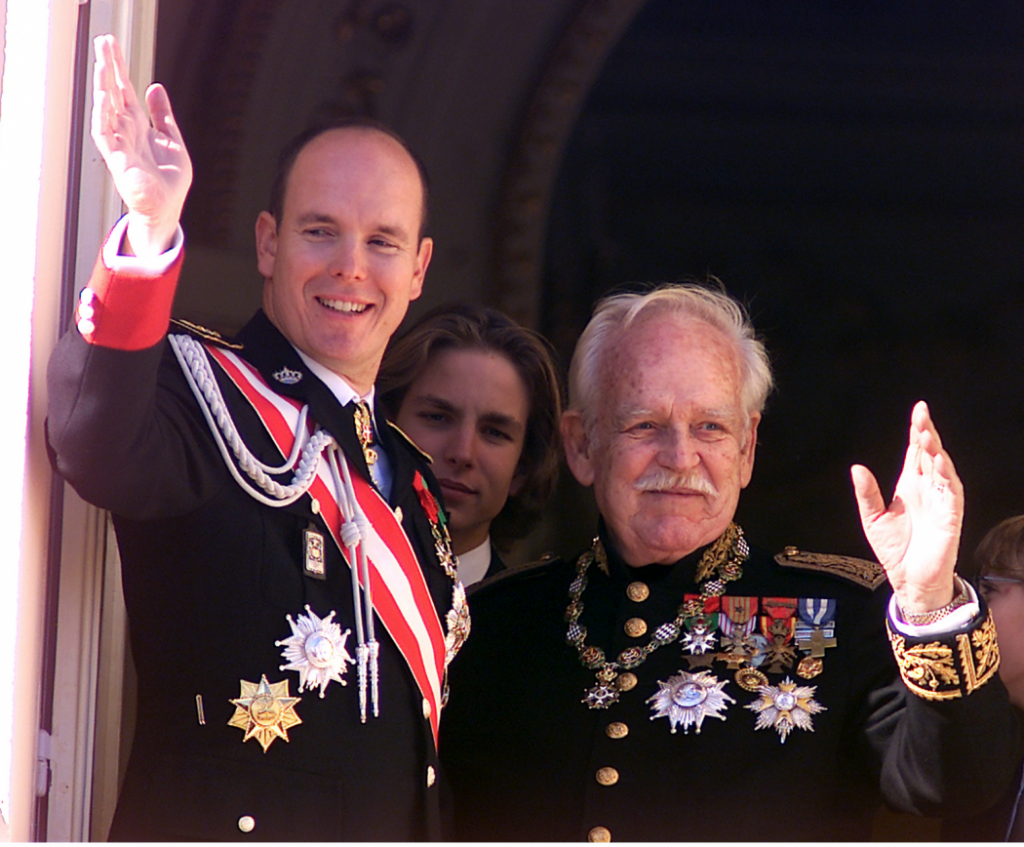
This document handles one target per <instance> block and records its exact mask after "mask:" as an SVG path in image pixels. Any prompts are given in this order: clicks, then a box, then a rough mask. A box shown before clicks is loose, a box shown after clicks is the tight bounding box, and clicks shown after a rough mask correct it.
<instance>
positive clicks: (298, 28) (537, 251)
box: [156, 0, 643, 329]
mask: <svg viewBox="0 0 1024 847" xmlns="http://www.w3.org/2000/svg"><path fill="white" fill-rule="evenodd" d="M642 5H643V0H582V2H581V0H518V2H516V3H514V4H512V3H509V2H508V0H406V2H392V1H391V0H383V2H372V0H371V2H367V0H349V2H341V3H339V2H338V0H221V2H212V0H175V2H174V3H169V2H165V3H164V4H163V5H162V6H161V8H160V21H159V33H158V41H157V70H156V77H157V79H160V80H161V81H163V82H164V83H165V84H166V85H167V87H168V89H169V91H170V93H171V97H172V101H173V102H174V103H175V106H176V111H177V114H178V118H179V122H180V123H181V125H182V128H183V132H184V133H185V138H186V142H187V143H188V145H189V147H190V150H191V151H192V155H193V159H194V162H195V182H194V186H193V189H192V193H191V195H190V198H189V203H188V206H187V207H186V212H185V227H186V233H187V237H188V239H189V250H188V260H187V263H186V268H185V272H184V275H183V281H182V287H181V290H180V292H179V297H178V302H177V304H176V309H177V311H178V312H179V313H187V314H189V315H190V316H192V317H194V318H195V319H197V320H203V321H206V322H208V323H211V324H213V325H215V326H219V327H223V328H225V329H232V328H234V327H237V326H239V325H240V324H241V323H242V322H243V321H244V320H245V319H246V318H247V317H248V315H249V314H250V313H251V312H252V311H253V309H254V308H255V307H256V306H257V305H258V300H259V290H260V285H259V279H258V277H257V276H256V273H255V267H254V260H253V248H252V227H253V222H254V221H255V218H256V215H257V214H258V212H259V211H260V210H261V209H262V208H263V204H264V202H265V197H266V194H267V190H268V186H269V183H270V180H271V174H272V168H273V163H274V161H275V159H276V156H277V151H278V150H279V149H280V148H281V147H282V146H283V145H284V144H285V143H286V142H287V140H288V139H289V138H290V137H291V136H293V135H294V134H295V133H297V132H298V131H300V130H301V129H302V128H303V127H305V126H306V125H308V124H309V123H311V122H313V121H315V120H316V119H318V118H323V117H327V116H332V115H350V114H364V115H369V116H372V117H374V118H377V119H378V120H381V121H383V122H384V123H386V124H388V125H390V126H392V127H393V128H394V129H396V130H397V131H398V132H399V133H400V134H402V135H403V136H404V137H405V138H406V139H407V140H408V141H409V143H410V145H411V146H412V147H413V148H414V149H415V150H416V151H417V152H418V153H419V155H420V156H421V157H422V158H423V160H424V161H425V163H426V165H427V168H428V171H429V172H430V175H431V182H432V186H431V188H432V196H431V234H432V235H433V236H434V239H435V251H434V260H433V264H432V266H431V269H430V272H429V274H428V280H427V288H426V291H425V293H424V296H423V298H422V299H421V301H420V302H419V303H417V304H414V308H413V313H414V314H415V313H417V312H419V311H422V310H424V309H426V308H428V307H429V306H432V305H436V304H437V303H441V302H446V301H450V300H472V301H478V302H488V303H491V304H494V305H498V306H500V307H502V308H504V309H506V310H507V311H509V312H510V313H512V314H513V315H514V316H516V317H517V318H518V319H519V320H521V321H523V322H524V323H528V324H535V323H536V320H537V312H538V309H539V304H540V297H539V292H538V285H539V278H540V265H541V261H540V257H541V256H542V253H543V236H544V223H545V220H546V209H547V200H548V195H549V193H550V189H551V184H552V182H553V180H554V178H555V176H556V172H557V168H558V164H559V162H560V160H561V153H562V150H563V148H564V145H565V143H566V140H567V137H568V134H569V132H570V131H571V128H572V122H573V119H574V117H575V115H576V114H577V112H578V110H579V108H580V105H581V104H582V102H583V99H584V98H585V96H586V93H587V92H588V91H589V88H590V84H591V83H592V81H593V79H594V78H595V77H596V75H597V74H598V73H599V72H600V68H601V66H602V62H603V59H604V57H605V56H606V54H607V52H608V50H609V49H610V48H611V47H612V46H613V45H614V44H615V42H616V41H617V39H618V37H619V36H620V35H621V33H622V32H623V30H624V29H625V28H626V27H627V26H628V24H629V22H630V20H632V17H633V16H634V15H635V14H636V12H637V11H638V10H639V8H640V7H641V6H642Z"/></svg>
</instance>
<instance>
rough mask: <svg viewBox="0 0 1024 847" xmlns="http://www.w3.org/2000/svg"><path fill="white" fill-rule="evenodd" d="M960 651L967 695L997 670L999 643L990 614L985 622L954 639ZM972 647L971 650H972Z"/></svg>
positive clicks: (990, 613)
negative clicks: (972, 630)
mask: <svg viewBox="0 0 1024 847" xmlns="http://www.w3.org/2000/svg"><path fill="white" fill-rule="evenodd" d="M956 642H957V647H958V648H959V650H960V666H961V667H962V668H963V670H964V680H965V683H966V687H967V693H968V694H970V693H971V692H972V691H974V690H975V689H976V688H980V687H981V686H982V685H984V684H985V683H986V682H988V681H989V680H990V679H991V678H992V677H993V676H994V675H995V673H996V671H998V670H999V643H998V642H997V641H996V626H995V623H994V622H993V620H992V612H989V613H988V617H987V618H985V622H984V623H983V624H982V625H981V626H980V627H978V629H976V630H974V632H972V633H970V635H968V634H967V633H961V634H960V635H958V636H957V637H956ZM972 645H973V648H974V649H973V650H972Z"/></svg>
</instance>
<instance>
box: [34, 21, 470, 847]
mask: <svg viewBox="0 0 1024 847" xmlns="http://www.w3.org/2000/svg"><path fill="white" fill-rule="evenodd" d="M95 49H96V64H95V72H94V111H93V118H92V120H93V124H92V132H93V138H94V140H95V142H96V145H97V147H98V148H99V150H100V152H101V153H102V155H103V158H104V159H105V161H106V163H107V166H108V169H109V170H110V173H111V176H112V177H113V180H114V184H115V186H116V188H117V190H118V192H119V193H120V195H121V197H122V199H123V200H124V202H125V205H126V206H127V214H126V216H125V217H124V218H123V219H122V221H121V222H120V223H118V225H117V226H116V227H115V228H114V229H113V231H112V232H111V234H110V236H109V237H108V239H107V241H106V243H105V244H104V246H103V249H102V253H101V256H100V258H99V260H98V262H97V264H96V266H95V270H94V273H93V275H92V278H91V279H90V281H89V283H88V285H87V286H86V287H85V289H84V290H83V291H82V294H81V298H80V300H79V303H78V306H77V310H76V315H75V322H76V324H75V326H74V327H73V328H71V330H70V331H69V332H67V333H66V334H65V336H64V337H63V338H62V340H61V341H60V343H59V345H58V347H57V348H56V350H55V352H54V354H53V356H52V358H51V362H50V367H49V390H50V408H49V416H48V439H49V444H50V448H51V451H52V456H53V461H54V463H55V465H56V467H57V469H58V470H59V472H60V473H61V474H62V475H63V476H64V477H65V478H66V479H67V480H68V481H69V482H70V483H71V484H72V485H73V486H74V487H75V489H76V490H77V491H78V492H79V493H80V494H81V496H82V497H84V498H85V499H86V500H88V501H89V502H92V503H94V504H96V505H98V506H100V507H103V508H106V509H108V510H110V512H111V513H112V515H113V521H114V526H115V530H116V533H117V542H118V547H119V550H120V554H121V561H122V575H123V583H124V593H125V602H126V604H127V610H128V619H129V627H130V637H131V645H132V652H133V655H134V659H135V663H136V667H137V671H138V712H137V726H136V731H135V736H134V741H133V745H132V750H131V757H130V761H129V763H128V766H127V772H126V775H125V778H124V785H123V789H122V791H121V794H120V797H119V800H118V804H117V809H116V812H115V815H114V821H113V825H112V829H111V832H110V838H111V839H112V840H159V841H164V840H190V841H213V840H231V839H255V840H273V841H311V840H334V841H365V840H386V841H410V840H419V839H439V838H444V837H446V836H448V835H449V832H450V830H449V829H448V822H449V821H450V806H449V805H448V803H447V801H446V796H447V795H446V791H447V788H446V786H445V785H444V784H443V779H442V774H441V772H440V767H439V762H438V758H437V753H436V739H437V732H438V727H439V720H440V712H441V708H442V706H443V704H444V701H445V698H446V672H447V665H448V662H449V661H450V660H451V658H452V657H453V656H454V655H455V653H456V652H457V651H458V649H459V647H460V645H461V642H462V641H463V640H464V638H465V635H466V633H467V632H468V628H469V621H468V610H467V608H466V602H465V592H464V590H463V589H462V587H461V585H460V584H459V583H458V581H457V578H456V574H455V564H454V556H453V554H452V552H451V546H450V541H449V539H448V537H447V535H446V533H445V530H444V522H443V520H442V517H441V513H440V506H439V498H440V490H439V488H438V486H437V483H436V481H435V480H434V478H433V477H432V475H431V473H430V470H429V461H428V459H427V458H426V457H425V456H424V455H423V454H422V453H421V452H420V451H419V450H418V449H417V448H416V447H415V446H414V445H412V444H411V443H410V442H409V441H408V440H407V439H405V438H404V437H403V436H402V435H401V433H399V432H398V431H397V430H394V429H393V428H392V427H390V426H389V425H387V424H386V422H385V421H384V419H383V417H380V416H375V414H374V380H375V378H376V374H377V369H378V366H379V364H380V360H381V357H382V355H383V353H384V349H385V346H386V345H387V342H388V340H389V338H390V337H391V335H392V333H393V332H394V331H395V329H396V328H397V327H398V325H399V323H400V322H401V320H402V318H403V317H404V315H405V313H406V309H407V307H408V304H409V301H410V300H413V299H415V298H416V297H418V296H419V294H420V292H421V290H422V286H423V281H424V275H425V274H426V271H427V266H428V264H429V262H430V257H431V251H432V241H431V239H430V238H427V237H425V236H424V233H423V227H424V225H425V222H426V200H427V196H426V195H427V185H426V179H425V175H424V173H423V170H422V167H421V166H420V165H419V164H418V163H417V161H416V159H415V158H414V157H413V155H412V154H411V153H410V152H409V150H408V149H407V148H406V146H405V145H404V143H402V142H401V141H400V140H399V139H398V137H397V136H395V135H394V134H393V133H392V132H391V131H389V130H387V129H385V128H383V127H381V126H379V125H376V124H371V123H368V122H360V121H350V122H347V123H339V124H336V125H331V126H326V127H316V128H313V129H311V130H309V131H307V132H305V133H303V134H301V135H300V136H298V137H297V138H296V139H295V140H294V141H293V142H292V144H290V145H289V146H288V147H287V148H286V149H285V151H284V152H283V153H282V157H281V161H280V163H279V170H278V174H277V178H276V180H275V184H274V187H273V190H272V192H271V195H272V196H271V201H270V205H269V207H268V209H267V210H266V211H264V212H261V213H260V215H259V217H258V219H257V221H256V259H257V266H258V269H259V273H260V274H261V276H262V277H263V308H262V309H261V310H260V311H258V312H257V314H256V315H255V316H254V317H253V318H252V320H251V321H250V322H249V323H248V324H247V325H246V326H245V327H244V328H243V329H242V331H241V332H240V333H239V335H238V336H237V337H236V338H234V339H225V338H221V337H219V336H218V335H217V334H216V333H212V332H210V331H207V330H204V329H202V328H201V327H197V326H194V325H190V324H186V323H180V322H171V321H170V311H171V303H172V300H173V296H174V291H175V285H176V283H177V279H178V274H179V271H180V268H181V264H182V259H183V255H184V248H183V246H182V243H183V235H182V232H181V229H180V227H179V224H178V220H179V218H180V215H181V209H182V205H183V203H184V200H185V197H186V194H187V192H188V188H189V185H190V182H191V164H190V159H189V155H188V152H187V150H186V148H185V144H184V142H183V140H182V137H181V133H180V132H179V130H178V127H177V125H176V123H175V120H174V116H173V113H172V111H171V105H170V101H169V98H168V95H167V93H166V91H165V90H164V89H163V87H162V86H160V85H154V86H152V87H150V89H149V90H148V91H147V92H146V97H145V104H142V103H140V102H139V100H138V98H137V96H136V93H135V91H134V90H133V88H132V85H131V83H130V81H129V79H128V73H127V68H126V66H125V62H124V58H123V57H122V55H121V51H120V48H119V46H118V45H117V43H116V41H115V40H114V39H113V38H112V37H111V36H101V37H99V38H98V39H96V41H95ZM151 122H152V123H151Z"/></svg>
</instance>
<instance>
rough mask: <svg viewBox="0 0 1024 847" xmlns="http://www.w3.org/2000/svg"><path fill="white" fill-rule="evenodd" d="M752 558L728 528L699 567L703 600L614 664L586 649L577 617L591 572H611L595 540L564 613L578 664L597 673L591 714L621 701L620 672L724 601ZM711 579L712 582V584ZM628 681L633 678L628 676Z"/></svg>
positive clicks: (736, 531) (587, 699)
mask: <svg viewBox="0 0 1024 847" xmlns="http://www.w3.org/2000/svg"><path fill="white" fill-rule="evenodd" d="M749 555H750V547H749V546H748V545H747V541H746V539H745V538H744V537H743V530H742V529H740V528H739V527H738V526H736V524H734V523H730V524H729V527H728V528H727V529H726V531H725V532H724V533H722V535H721V536H720V537H719V538H718V540H717V541H715V542H714V544H712V545H711V546H710V547H708V549H707V550H706V551H704V555H703V556H702V557H701V560H700V563H699V564H698V565H697V575H696V579H697V582H700V583H703V584H702V585H701V586H700V597H699V598H695V599H692V600H687V601H686V602H684V603H683V604H682V605H681V606H680V607H679V611H678V613H677V614H676V617H675V620H672V621H669V622H668V623H663V624H662V625H661V626H659V627H658V628H657V629H656V630H655V631H654V634H653V635H652V636H651V640H650V641H649V642H648V643H647V644H646V645H645V646H643V647H627V648H626V649H625V650H623V651H622V652H621V653H619V655H618V658H617V659H616V660H615V661H608V659H607V658H606V657H605V654H604V651H603V650H602V649H601V648H600V647H593V646H587V643H586V640H587V628H586V627H585V626H581V625H580V623H579V617H580V615H581V614H582V613H583V599H582V598H583V592H584V591H585V590H586V588H587V571H588V570H589V568H590V566H591V565H592V564H593V563H594V562H595V560H596V561H597V562H598V566H599V567H601V569H602V570H607V568H608V557H607V554H606V553H605V550H604V545H603V544H602V543H601V541H600V539H598V538H595V539H594V543H593V545H592V546H591V549H589V550H587V551H586V552H584V553H583V555H581V556H580V558H579V560H578V561H577V562H576V578H575V579H574V580H573V581H572V584H571V585H570V586H569V605H568V607H566V610H565V619H566V620H567V621H568V622H569V629H568V631H567V632H566V635H565V640H566V642H568V643H569V644H571V645H572V646H573V647H575V648H576V650H577V652H578V653H579V656H580V663H581V664H582V665H583V667H585V668H590V669H591V670H593V671H595V675H596V677H597V684H596V685H595V686H593V687H592V688H590V689H588V690H587V693H586V695H585V696H584V698H583V701H582V702H584V703H586V704H587V706H589V707H590V708H591V709H607V708H608V707H609V706H611V704H612V703H615V702H617V701H618V699H619V693H620V691H621V690H623V686H622V685H620V684H616V683H617V682H621V680H619V679H617V678H618V677H619V671H620V669H622V670H631V669H632V668H636V667H639V666H640V665H642V664H643V663H644V662H645V661H646V660H647V657H648V656H650V655H651V653H653V652H654V651H655V650H657V649H658V648H659V647H664V646H665V645H666V644H671V643H672V642H673V641H675V640H676V639H678V638H679V636H680V635H681V634H682V632H683V626H684V624H685V621H686V619H687V618H692V617H694V616H696V615H700V614H702V613H703V611H704V604H705V601H706V600H707V599H708V598H709V597H721V596H722V595H723V594H725V589H726V585H727V584H728V583H730V582H735V581H736V580H737V579H739V578H740V577H741V576H743V568H742V567H741V565H742V564H743V562H745V561H746V559H747V557H748V556H749ZM711 577H714V579H712V578H711ZM624 676H630V675H624Z"/></svg>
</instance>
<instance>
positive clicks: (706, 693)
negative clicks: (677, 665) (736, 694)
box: [647, 671, 736, 735]
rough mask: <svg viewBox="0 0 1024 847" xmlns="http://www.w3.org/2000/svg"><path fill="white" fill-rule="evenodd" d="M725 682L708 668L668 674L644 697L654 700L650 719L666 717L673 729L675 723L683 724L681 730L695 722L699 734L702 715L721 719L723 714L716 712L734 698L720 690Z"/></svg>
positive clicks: (687, 730) (684, 730) (673, 730)
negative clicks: (654, 690) (654, 692)
mask: <svg viewBox="0 0 1024 847" xmlns="http://www.w3.org/2000/svg"><path fill="white" fill-rule="evenodd" d="M725 684H726V682H725V681H719V680H718V679H717V678H715V677H714V676H713V675H712V674H711V671H701V672H700V673H695V674H694V673H687V672H686V671H679V673H678V674H677V675H676V676H670V677H669V678H668V682H661V681H660V680H659V681H658V686H659V687H660V688H661V690H660V691H659V692H658V693H657V694H655V695H654V696H653V697H648V698H647V702H648V703H650V702H652V701H653V702H654V705H653V706H652V707H651V710H652V711H653V712H654V714H653V715H651V720H652V721H653V720H654V719H655V718H668V720H669V723H670V724H671V725H672V732H673V733H675V731H676V727H677V726H678V725H679V724H682V725H683V732H685V733H688V732H689V731H690V726H695V727H696V732H697V734H698V735H699V734H700V725H701V724H702V723H703V722H704V718H708V717H710V718H718V719H719V720H720V721H724V720H725V715H722V714H719V713H720V712H721V711H722V710H723V709H725V708H726V707H727V703H735V702H736V701H735V700H733V698H732V697H730V696H729V695H728V694H726V693H725V692H723V691H722V688H723V687H724V686H725Z"/></svg>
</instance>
